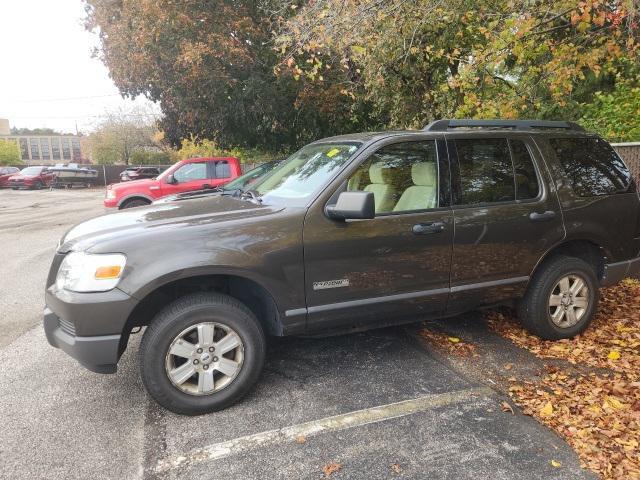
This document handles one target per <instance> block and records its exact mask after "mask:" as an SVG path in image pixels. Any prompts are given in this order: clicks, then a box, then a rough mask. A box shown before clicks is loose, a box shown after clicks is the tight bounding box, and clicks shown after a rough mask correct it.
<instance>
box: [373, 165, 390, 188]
mask: <svg viewBox="0 0 640 480" xmlns="http://www.w3.org/2000/svg"><path fill="white" fill-rule="evenodd" d="M391 170H392V169H391V168H389V167H388V166H387V165H386V164H385V163H384V162H377V163H373V164H371V166H370V167H369V180H371V183H382V184H386V183H389V182H390V180H391V177H392V175H391Z"/></svg>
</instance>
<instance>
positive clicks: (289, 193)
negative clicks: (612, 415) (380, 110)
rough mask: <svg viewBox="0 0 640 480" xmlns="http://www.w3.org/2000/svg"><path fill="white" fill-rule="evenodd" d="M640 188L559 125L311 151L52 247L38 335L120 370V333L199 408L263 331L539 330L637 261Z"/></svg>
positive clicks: (514, 124)
mask: <svg viewBox="0 0 640 480" xmlns="http://www.w3.org/2000/svg"><path fill="white" fill-rule="evenodd" d="M639 251H640V198H639V196H638V191H637V189H636V185H635V183H634V181H633V178H632V176H631V174H630V173H629V170H628V169H627V167H626V166H625V164H624V162H623V161H622V160H621V158H620V157H619V156H618V155H617V154H616V152H615V151H614V150H613V148H612V147H611V146H610V145H609V144H608V143H607V142H606V141H604V140H603V139H602V138H600V137H598V136H597V135H594V134H590V133H586V132H585V131H583V129H582V128H581V127H579V126H578V125H575V124H572V123H567V122H542V121H484V120H483V121H473V120H467V121H464V120H441V121H436V122H434V123H432V124H430V125H429V126H427V127H426V128H425V129H424V130H423V131H405V132H382V133H361V134H351V135H343V136H339V137H333V138H327V139H324V140H319V141H317V142H314V143H311V144H309V145H307V146H305V147H304V148H302V149H301V150H299V151H298V152H297V153H295V154H293V155H292V156H291V157H289V159H287V160H285V161H284V162H282V163H281V164H280V165H278V166H277V167H276V168H274V169H273V170H271V172H269V173H268V174H267V175H265V176H264V177H262V178H261V179H260V180H259V181H258V182H257V183H256V184H254V185H252V188H251V189H250V190H245V191H244V192H243V193H242V194H241V195H238V196H235V195H234V194H233V193H232V192H229V193H228V194H221V195H215V196H207V197H203V198H199V199H194V200H192V201H188V202H174V203H168V204H161V205H153V206H149V207H145V208H140V209H136V210H130V211H125V212H120V213H117V214H114V215H105V216H102V217H98V218H95V219H92V220H89V221H86V222H84V223H81V224H80V225H78V226H76V227H74V228H73V229H71V230H70V231H69V232H68V233H67V234H66V235H65V236H64V237H63V238H62V239H61V241H60V246H59V248H58V249H57V253H56V254H55V257H54V260H53V264H52V266H51V270H50V273H49V278H48V280H47V282H46V285H47V288H46V309H45V313H44V328H45V331H46V334H47V338H48V340H49V343H51V345H53V346H56V347H59V348H61V349H63V350H64V351H65V352H67V353H68V354H69V355H71V356H73V357H75V358H76V359H77V360H78V361H79V362H80V363H81V364H83V365H84V366H85V367H87V368H88V369H90V370H92V371H94V372H103V373H113V372H115V371H116V368H117V363H118V359H119V358H120V356H121V355H122V353H123V352H124V350H125V349H126V346H127V343H128V338H129V335H130V333H131V331H132V330H134V329H138V327H141V326H147V328H146V330H145V333H144V336H143V338H142V342H141V345H140V355H139V359H140V369H141V374H142V380H143V382H144V385H145V386H146V388H147V390H148V391H149V393H150V394H151V396H152V397H153V398H154V399H155V400H156V401H157V402H158V403H160V404H161V405H163V406H164V407H166V408H167V409H169V410H172V411H174V412H178V413H182V414H189V415H193V414H201V413H205V412H211V411H214V410H219V409H222V408H225V407H227V406H229V405H231V404H233V403H234V402H236V401H238V400H239V399H240V398H241V397H242V396H243V395H245V394H246V393H247V392H248V391H249V389H250V388H251V387H252V385H253V384H254V383H255V382H256V380H257V379H258V377H259V375H260V371H261V369H262V367H263V364H264V361H265V356H266V354H267V349H266V341H265V337H266V336H267V335H275V336H281V335H303V334H304V335H307V334H320V333H336V332H341V331H349V330H350V329H353V328H354V327H358V328H373V327H379V326H382V325H390V324H402V323H406V322H416V321H419V320H424V319H428V318H433V317H446V316H452V315H457V314H460V313H462V312H465V311H468V310H471V309H476V308H480V307H487V306H493V305H501V304H507V305H517V306H518V311H519V316H520V320H521V322H522V324H523V325H524V326H525V327H526V328H527V329H528V330H529V331H531V332H533V333H534V334H536V335H538V336H539V337H541V338H543V339H548V340H557V339H565V338H571V337H573V336H575V335H577V334H579V333H581V332H583V331H584V330H585V329H586V328H587V326H588V325H589V322H591V319H592V318H593V316H594V313H595V312H596V309H597V305H598V297H599V288H600V287H603V286H609V285H613V284H615V283H617V282H618V281H620V280H621V279H623V278H624V277H626V276H638V273H639V271H640V258H639V257H638V252H639Z"/></svg>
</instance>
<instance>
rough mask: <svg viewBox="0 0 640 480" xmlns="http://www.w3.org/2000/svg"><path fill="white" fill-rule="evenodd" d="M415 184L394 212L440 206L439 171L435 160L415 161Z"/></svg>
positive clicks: (405, 193) (408, 189)
mask: <svg viewBox="0 0 640 480" xmlns="http://www.w3.org/2000/svg"><path fill="white" fill-rule="evenodd" d="M411 180H412V181H413V185H412V186H411V187H409V188H407V189H406V190H405V191H404V193H403V194H402V196H401V197H400V200H398V203H397V204H396V206H395V208H394V209H393V211H394V212H400V211H408V210H424V209H427V208H435V207H437V206H438V172H437V170H436V164H435V162H420V163H414V164H413V165H412V166H411Z"/></svg>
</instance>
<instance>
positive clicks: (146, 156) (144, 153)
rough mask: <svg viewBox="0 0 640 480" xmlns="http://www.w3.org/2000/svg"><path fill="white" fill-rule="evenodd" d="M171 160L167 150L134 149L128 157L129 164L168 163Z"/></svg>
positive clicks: (171, 157)
mask: <svg viewBox="0 0 640 480" xmlns="http://www.w3.org/2000/svg"><path fill="white" fill-rule="evenodd" d="M173 160H174V159H173V156H172V154H171V153H169V152H158V151H150V150H135V151H134V152H133V153H132V154H131V157H130V158H129V163H130V164H131V165H169V164H170V163H172V162H173Z"/></svg>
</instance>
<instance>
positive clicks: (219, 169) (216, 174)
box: [209, 160, 231, 187]
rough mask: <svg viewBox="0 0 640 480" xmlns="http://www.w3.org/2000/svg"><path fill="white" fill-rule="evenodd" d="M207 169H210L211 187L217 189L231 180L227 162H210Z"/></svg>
mask: <svg viewBox="0 0 640 480" xmlns="http://www.w3.org/2000/svg"><path fill="white" fill-rule="evenodd" d="M209 168H211V169H212V182H211V185H212V186H214V187H218V186H220V185H224V184H225V183H227V182H228V181H229V180H231V167H230V165H229V162H228V161H226V160H218V161H216V162H210V166H209Z"/></svg>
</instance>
